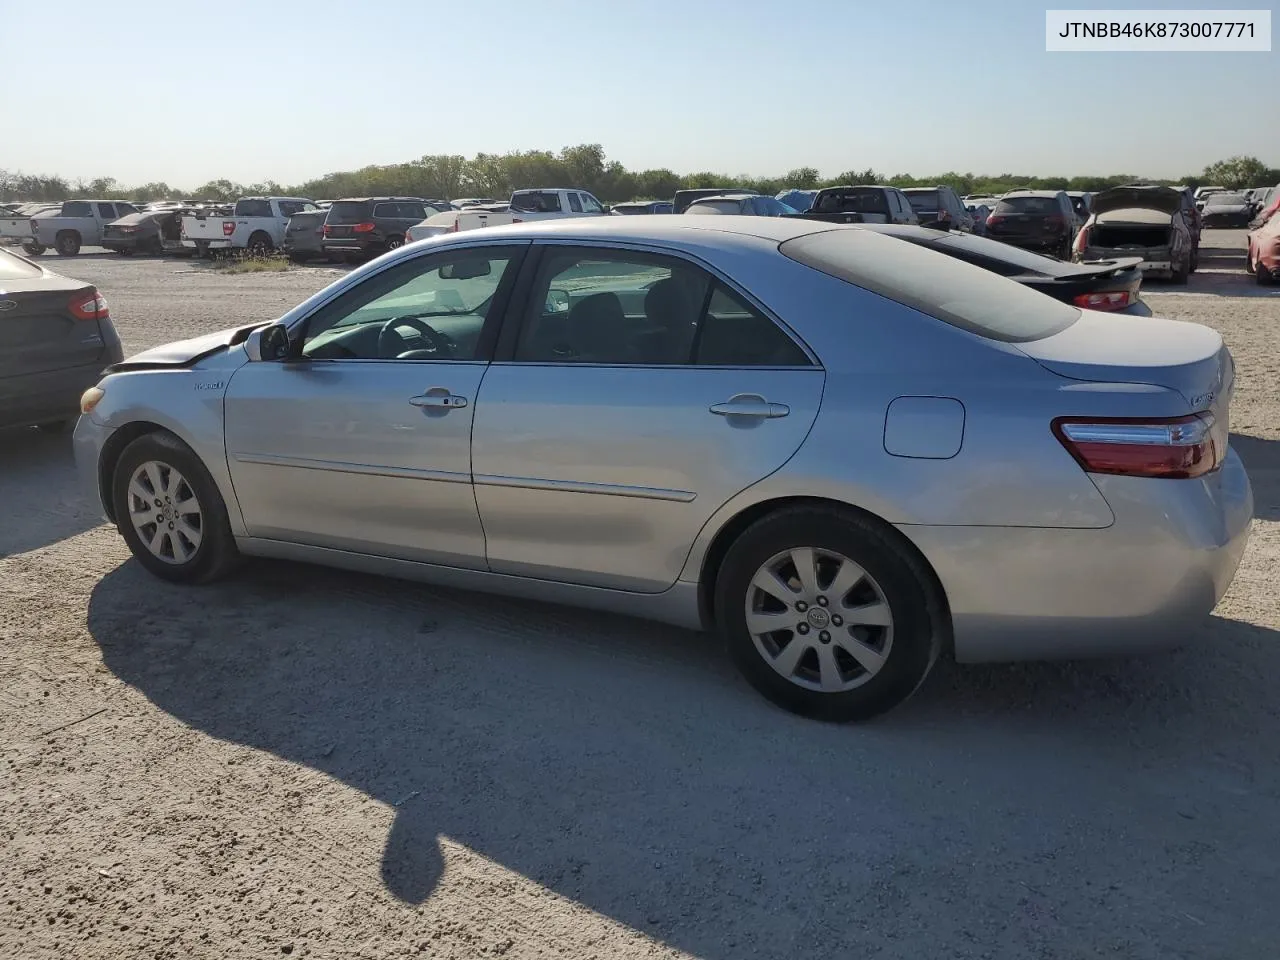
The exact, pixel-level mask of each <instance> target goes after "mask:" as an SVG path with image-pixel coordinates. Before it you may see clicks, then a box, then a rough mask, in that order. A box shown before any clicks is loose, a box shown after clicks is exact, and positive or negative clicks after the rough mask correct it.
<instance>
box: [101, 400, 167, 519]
mask: <svg viewBox="0 0 1280 960" xmlns="http://www.w3.org/2000/svg"><path fill="white" fill-rule="evenodd" d="M149 433H168V434H171V435H173V436H175V437H177V436H178V435H177V434H176V433H174V432H173V431H172V430H170V429H169V428H168V427H165V426H163V425H161V424H159V423H155V422H153V421H150V420H135V421H133V422H132V423H126V424H125V425H124V426H123V427H121V428H120V429H118V430H115V431H113V432H112V433H111V436H109V437H107V440H106V442H105V443H104V444H103V445H102V452H101V453H99V454H98V499H99V500H101V501H102V509H103V512H104V513H106V515H107V519H108V520H110V521H111V522H112V523H116V522H117V520H116V505H115V503H114V502H113V498H112V496H111V478H112V477H113V476H114V475H115V472H116V465H117V464H118V463H119V462H120V455H121V454H122V453H124V448H125V447H127V446H129V444H131V443H133V441H134V440H137V439H138V438H139V437H142V436H146V435H147V434H149ZM178 439H179V440H181V439H182V438H181V437H178ZM183 442H184V443H185V442H186V441H185V440H184V441H183Z"/></svg>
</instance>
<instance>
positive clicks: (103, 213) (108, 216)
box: [98, 203, 116, 220]
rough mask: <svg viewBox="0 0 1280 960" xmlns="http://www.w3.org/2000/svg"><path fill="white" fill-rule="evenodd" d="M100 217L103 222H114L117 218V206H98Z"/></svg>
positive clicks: (103, 204) (110, 204) (112, 204)
mask: <svg viewBox="0 0 1280 960" xmlns="http://www.w3.org/2000/svg"><path fill="white" fill-rule="evenodd" d="M98 216H99V217H101V218H102V219H103V220H114V219H115V218H116V206H115V204H114V203H100V204H98Z"/></svg>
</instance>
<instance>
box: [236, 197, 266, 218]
mask: <svg viewBox="0 0 1280 960" xmlns="http://www.w3.org/2000/svg"><path fill="white" fill-rule="evenodd" d="M234 215H235V216H237V217H269V216H271V201H270V200H261V199H256V200H237V201H236V208H235V214H234Z"/></svg>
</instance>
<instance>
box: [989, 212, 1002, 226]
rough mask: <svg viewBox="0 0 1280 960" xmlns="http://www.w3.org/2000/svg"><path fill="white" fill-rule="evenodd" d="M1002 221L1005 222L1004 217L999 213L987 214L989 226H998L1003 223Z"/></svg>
mask: <svg viewBox="0 0 1280 960" xmlns="http://www.w3.org/2000/svg"><path fill="white" fill-rule="evenodd" d="M1002 223H1004V217H1002V216H1000V215H999V214H995V213H989V214H987V226H988V227H998V226H1000V224H1002Z"/></svg>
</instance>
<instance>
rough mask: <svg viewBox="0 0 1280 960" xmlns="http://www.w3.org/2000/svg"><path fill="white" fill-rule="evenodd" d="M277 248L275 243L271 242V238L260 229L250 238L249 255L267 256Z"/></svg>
mask: <svg viewBox="0 0 1280 960" xmlns="http://www.w3.org/2000/svg"><path fill="white" fill-rule="evenodd" d="M274 249H275V244H274V243H272V242H271V238H270V237H269V236H267V235H266V234H265V233H263V232H262V231H258V232H257V233H255V234H254V235H253V236H251V237H250V238H249V255H250V256H253V257H265V256H266V255H267V254H269V253H271V251H273V250H274Z"/></svg>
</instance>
